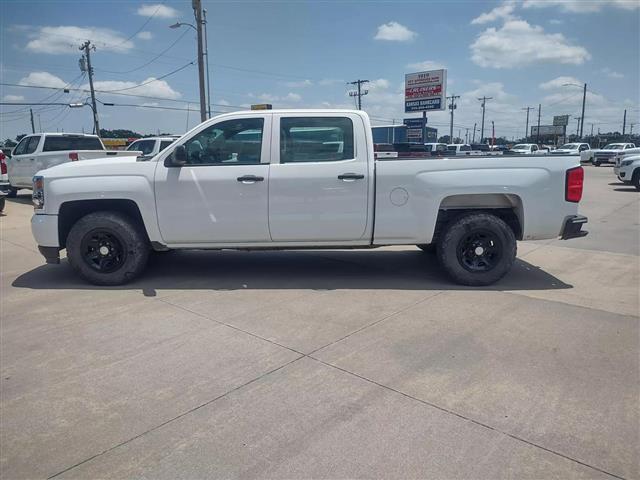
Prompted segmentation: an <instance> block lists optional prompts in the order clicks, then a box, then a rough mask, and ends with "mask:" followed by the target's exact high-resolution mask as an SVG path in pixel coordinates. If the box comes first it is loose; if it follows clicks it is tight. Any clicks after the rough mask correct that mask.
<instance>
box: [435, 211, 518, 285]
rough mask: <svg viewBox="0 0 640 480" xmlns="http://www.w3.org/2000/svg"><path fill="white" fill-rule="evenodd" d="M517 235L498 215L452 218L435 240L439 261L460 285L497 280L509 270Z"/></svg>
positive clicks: (477, 214) (513, 259) (486, 214)
mask: <svg viewBox="0 0 640 480" xmlns="http://www.w3.org/2000/svg"><path fill="white" fill-rule="evenodd" d="M516 249H517V244H516V237H515V235H514V234H513V231H512V230H511V228H510V227H509V226H508V225H507V224H506V223H505V222H504V221H503V220H502V219H500V218H498V217H496V216H495V215H491V214H489V213H470V214H466V215H463V216H461V217H458V218H457V219H454V220H452V221H451V222H450V223H449V224H448V225H447V226H446V227H445V230H444V232H443V234H442V235H441V236H440V240H439V242H438V250H437V251H438V260H439V261H440V265H441V266H442V268H444V270H445V271H446V272H447V274H448V275H449V277H450V278H451V279H452V280H454V281H455V282H457V283H459V284H462V285H471V286H483V285H491V284H492V283H495V282H497V281H498V280H500V279H501V278H502V277H504V276H505V275H506V273H507V272H508V271H509V270H511V267H512V266H513V262H514V261H515V258H516Z"/></svg>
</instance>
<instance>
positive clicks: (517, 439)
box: [306, 355, 626, 480]
mask: <svg viewBox="0 0 640 480" xmlns="http://www.w3.org/2000/svg"><path fill="white" fill-rule="evenodd" d="M306 357H308V358H310V359H311V360H315V361H316V362H318V363H321V364H323V365H325V366H327V367H330V368H335V369H336V370H339V371H341V372H344V373H346V374H348V375H352V376H354V377H356V378H359V379H361V380H364V381H365V382H368V383H371V384H373V385H376V386H378V387H381V388H384V389H385V390H389V391H391V392H394V393H397V394H398V395H402V396H403V397H406V398H409V399H411V400H415V401H416V402H419V403H422V404H423V405H426V406H428V407H431V408H435V409H437V410H440V411H441V412H444V413H446V414H449V415H453V416H455V417H458V418H460V419H462V420H465V421H467V422H471V423H473V424H475V425H478V426H480V427H482V428H485V429H488V430H492V431H494V432H496V433H499V434H501V435H505V436H507V437H509V438H512V439H514V440H516V441H518V442H522V443H525V444H527V445H529V446H532V447H534V448H539V449H541V450H544V451H545V452H548V453H551V454H553V455H556V456H558V457H562V458H564V459H566V460H569V461H571V462H574V463H577V464H579V465H582V466H584V467H587V468H590V469H592V470H596V471H598V472H600V473H603V474H605V475H608V476H610V477H612V478H618V479H620V480H626V479H625V477H621V476H620V475H616V474H615V473H611V472H608V471H606V470H603V469H601V468H598V467H596V466H594V465H590V464H588V463H585V462H582V461H580V460H578V459H576V458H573V457H570V456H568V455H565V454H564V453H561V452H558V451H556V450H553V449H551V448H548V447H545V446H543V445H540V444H537V443H535V442H532V441H530V440H527V439H526V438H522V437H519V436H517V435H514V434H512V433H509V432H505V431H504V430H501V429H499V428H496V427H492V426H491V425H489V424H486V423H483V422H481V421H479V420H475V419H473V418H471V417H468V416H466V415H463V414H461V413H458V412H455V411H453V410H450V409H448V408H446V407H442V406H440V405H437V404H435V403H432V402H429V401H427V400H423V399H421V398H418V397H414V396H413V395H410V394H408V393H405V392H403V391H401V390H396V389H395V388H393V387H390V386H388V385H384V384H382V383H379V382H376V381H375V380H372V379H370V378H367V377H365V376H363V375H360V374H358V373H354V372H352V371H350V370H347V369H345V368H342V367H338V366H337V365H334V364H332V363H328V362H325V361H324V360H320V359H319V358H316V357H313V356H311V355H306Z"/></svg>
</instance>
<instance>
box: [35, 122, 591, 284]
mask: <svg viewBox="0 0 640 480" xmlns="http://www.w3.org/2000/svg"><path fill="white" fill-rule="evenodd" d="M583 178H584V172H583V170H582V167H580V166H579V163H578V160H577V159H576V158H575V157H556V158H553V159H551V158H543V157H539V158H535V157H531V158H522V157H508V156H501V157H494V158H480V157H476V158H470V157H466V156H465V157H451V158H434V157H430V156H429V157H425V158H423V159H419V158H407V159H377V160H376V159H375V158H374V148H373V141H372V134H371V126H370V123H369V117H368V116H367V114H366V113H364V112H361V111H352V110H272V111H249V112H235V113H229V114H224V115H220V116H218V117H214V118H212V119H210V120H208V121H206V122H204V123H202V124H200V125H198V126H197V127H196V128H194V129H193V130H191V131H190V132H188V133H186V134H185V135H184V136H183V137H181V138H180V139H178V140H176V142H175V143H173V144H172V145H171V146H169V147H168V148H166V149H165V150H164V151H162V152H161V153H160V154H159V155H157V156H155V157H154V158H152V159H151V160H150V161H146V162H137V161H136V158H135V157H130V158H114V159H104V160H94V161H87V162H76V163H74V164H66V165H59V166H57V167H53V168H50V169H48V170H44V171H42V172H39V173H38V175H37V176H36V177H35V178H34V186H33V201H34V206H35V214H34V215H33V217H32V221H31V225H32V232H33V235H34V237H35V240H36V242H37V244H38V245H39V250H40V252H41V253H42V254H43V256H44V257H45V259H46V260H47V262H48V263H59V261H60V257H59V251H60V250H61V249H63V248H66V250H67V259H68V261H69V263H70V264H71V266H72V267H73V268H74V269H75V270H76V271H77V273H79V274H80V275H81V276H82V277H83V278H85V279H86V280H88V281H89V282H92V283H94V284H99V285H118V284H122V283H125V282H127V281H129V280H131V279H133V278H135V277H136V276H137V275H138V274H140V273H141V272H142V270H143V269H144V267H145V264H146V263H147V258H148V256H149V254H150V252H151V251H152V250H157V251H165V250H170V249H228V248H233V249H274V248H278V249H300V248H373V247H379V246H384V245H418V246H420V247H422V248H425V247H426V246H427V245H428V244H435V245H436V251H437V255H438V258H439V260H440V263H441V265H442V266H443V267H444V270H445V271H446V272H447V273H448V274H449V275H450V277H451V278H452V279H453V280H455V281H457V282H459V283H462V284H466V285H488V284H491V283H493V282H495V281H497V280H499V279H500V278H501V277H502V276H503V275H505V274H506V273H507V272H508V271H509V269H510V268H511V266H512V265H513V262H514V260H515V256H516V240H534V239H548V238H556V237H558V236H559V237H561V238H564V239H568V238H573V237H581V236H584V235H586V234H587V232H585V231H583V230H581V228H582V225H583V224H584V223H585V222H586V221H587V219H586V217H583V216H580V215H578V202H579V201H580V199H581V196H582V188H583Z"/></svg>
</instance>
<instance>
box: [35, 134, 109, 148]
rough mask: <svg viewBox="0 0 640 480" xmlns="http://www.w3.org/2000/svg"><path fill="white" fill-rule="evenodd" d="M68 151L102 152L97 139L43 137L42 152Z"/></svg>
mask: <svg viewBox="0 0 640 480" xmlns="http://www.w3.org/2000/svg"><path fill="white" fill-rule="evenodd" d="M68 150H103V148H102V143H101V142H100V139H98V138H97V137H71V136H51V137H45V139H44V146H43V147H42V151H43V152H65V151H68Z"/></svg>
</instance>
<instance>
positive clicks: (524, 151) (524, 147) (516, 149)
mask: <svg viewBox="0 0 640 480" xmlns="http://www.w3.org/2000/svg"><path fill="white" fill-rule="evenodd" d="M509 153H513V154H518V155H547V154H548V153H549V150H547V149H541V148H539V147H538V145H536V144H535V143H518V144H517V145H514V146H513V147H511V150H509V152H507V154H509Z"/></svg>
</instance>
